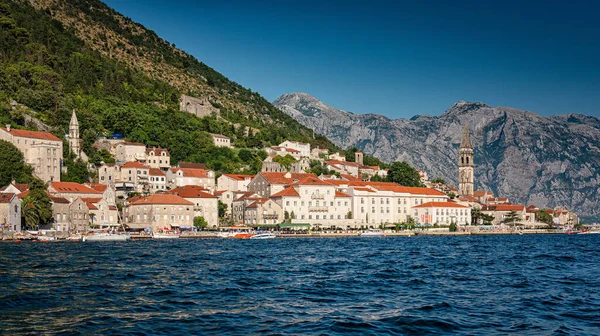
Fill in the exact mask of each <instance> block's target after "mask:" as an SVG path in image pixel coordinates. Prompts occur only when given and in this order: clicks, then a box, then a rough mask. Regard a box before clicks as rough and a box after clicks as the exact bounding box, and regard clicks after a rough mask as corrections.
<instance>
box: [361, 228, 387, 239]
mask: <svg viewBox="0 0 600 336" xmlns="http://www.w3.org/2000/svg"><path fill="white" fill-rule="evenodd" d="M360 236H361V237H382V236H385V234H384V233H383V231H381V230H378V229H369V231H367V232H361V234H360Z"/></svg>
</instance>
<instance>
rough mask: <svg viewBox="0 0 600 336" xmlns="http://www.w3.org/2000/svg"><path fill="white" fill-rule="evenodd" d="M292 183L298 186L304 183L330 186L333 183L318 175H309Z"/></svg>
mask: <svg viewBox="0 0 600 336" xmlns="http://www.w3.org/2000/svg"><path fill="white" fill-rule="evenodd" d="M292 185H298V186H302V185H327V186H330V185H332V184H331V183H329V182H327V181H323V180H320V179H319V178H318V177H316V176H307V177H305V178H303V179H302V180H300V181H298V182H296V183H294V184H292Z"/></svg>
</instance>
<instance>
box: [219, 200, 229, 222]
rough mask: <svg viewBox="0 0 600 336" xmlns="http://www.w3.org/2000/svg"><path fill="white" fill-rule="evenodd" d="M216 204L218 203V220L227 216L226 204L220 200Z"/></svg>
mask: <svg viewBox="0 0 600 336" xmlns="http://www.w3.org/2000/svg"><path fill="white" fill-rule="evenodd" d="M218 202H219V218H223V217H225V215H226V214H227V204H225V203H223V202H221V200H218Z"/></svg>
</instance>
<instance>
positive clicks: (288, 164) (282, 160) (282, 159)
mask: <svg viewBox="0 0 600 336" xmlns="http://www.w3.org/2000/svg"><path fill="white" fill-rule="evenodd" d="M273 162H277V163H279V164H280V165H281V166H282V167H283V168H285V169H286V170H290V168H292V164H293V163H294V162H296V159H295V158H294V157H293V156H291V155H290V154H286V155H285V156H281V155H277V156H276V157H274V158H273Z"/></svg>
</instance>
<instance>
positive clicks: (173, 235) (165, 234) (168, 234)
mask: <svg viewBox="0 0 600 336" xmlns="http://www.w3.org/2000/svg"><path fill="white" fill-rule="evenodd" d="M179 237H180V236H179V233H178V232H176V231H154V232H152V239H179Z"/></svg>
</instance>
